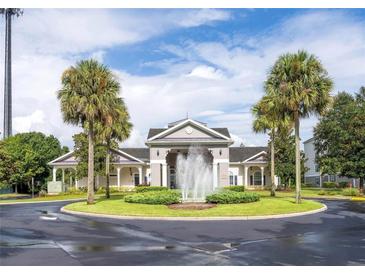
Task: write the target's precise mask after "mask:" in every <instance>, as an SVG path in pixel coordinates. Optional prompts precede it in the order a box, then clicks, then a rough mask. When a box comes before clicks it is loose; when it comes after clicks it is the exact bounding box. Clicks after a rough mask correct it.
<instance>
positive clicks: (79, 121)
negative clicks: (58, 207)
mask: <svg viewBox="0 0 365 274" xmlns="http://www.w3.org/2000/svg"><path fill="white" fill-rule="evenodd" d="M118 92H119V83H118V81H117V79H116V77H115V76H114V74H113V73H112V72H111V70H110V69H109V68H107V67H106V66H104V65H102V64H100V63H98V62H97V61H96V60H92V59H91V60H83V61H80V62H78V63H77V64H76V66H71V67H70V68H68V69H67V70H66V71H65V72H64V73H63V75H62V88H61V89H60V90H59V91H58V99H59V100H60V102H61V111H62V114H63V120H64V121H65V122H66V123H69V124H73V125H78V126H82V127H83V128H84V130H85V132H86V133H87V134H88V175H87V186H88V191H87V203H88V204H93V203H94V143H95V133H96V132H95V125H96V124H100V126H105V125H106V122H105V117H107V116H108V114H109V113H110V112H111V111H112V107H113V105H114V103H115V100H116V98H117V96H118Z"/></svg>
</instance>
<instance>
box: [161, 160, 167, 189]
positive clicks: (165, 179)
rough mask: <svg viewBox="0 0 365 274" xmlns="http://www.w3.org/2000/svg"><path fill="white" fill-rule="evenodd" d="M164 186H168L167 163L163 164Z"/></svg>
mask: <svg viewBox="0 0 365 274" xmlns="http://www.w3.org/2000/svg"><path fill="white" fill-rule="evenodd" d="M162 186H165V187H167V164H166V162H165V163H163V164H162Z"/></svg>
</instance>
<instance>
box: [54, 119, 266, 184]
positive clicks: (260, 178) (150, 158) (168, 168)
mask: <svg viewBox="0 0 365 274" xmlns="http://www.w3.org/2000/svg"><path fill="white" fill-rule="evenodd" d="M232 144H233V140H232V139H231V136H230V134H229V131H228V129H227V128H210V127H208V126H207V124H205V123H202V122H199V121H196V120H192V119H188V118H187V119H183V120H180V121H176V122H173V123H169V124H168V126H167V127H166V128H151V129H150V130H149V133H148V137H147V140H146V147H141V148H119V149H114V150H112V157H111V159H112V163H111V173H110V184H111V186H114V187H134V186H137V185H151V186H165V187H168V188H177V187H178V186H177V185H176V179H175V174H176V157H177V155H178V154H179V153H182V154H184V153H185V154H186V153H187V152H188V150H189V147H191V146H199V147H200V148H202V153H204V155H205V157H206V160H207V161H208V162H209V163H210V164H211V167H212V173H213V186H214V188H220V187H224V186H229V185H244V186H246V187H247V188H264V187H266V186H267V187H269V186H271V178H270V172H269V170H268V163H267V160H266V155H267V147H231V145H232ZM77 163H78V161H77V159H76V158H75V157H74V153H73V152H72V151H71V152H69V153H67V154H65V155H63V156H61V157H59V158H57V159H55V160H53V161H52V162H50V163H49V165H50V166H52V167H53V180H52V182H56V181H57V176H56V175H57V174H58V173H59V171H58V170H62V178H61V182H62V184H67V185H68V186H73V187H76V188H79V187H86V185H87V180H86V178H79V179H76V178H71V179H70V180H69V181H68V182H66V181H65V176H64V173H65V170H67V169H72V170H75V169H76V166H77ZM58 181H59V180H58ZM105 182H106V180H105V176H99V175H98V176H96V178H95V185H96V187H103V186H105Z"/></svg>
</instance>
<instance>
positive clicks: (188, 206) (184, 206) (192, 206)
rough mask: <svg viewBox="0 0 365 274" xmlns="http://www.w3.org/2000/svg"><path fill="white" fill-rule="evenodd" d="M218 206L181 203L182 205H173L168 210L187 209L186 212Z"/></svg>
mask: <svg viewBox="0 0 365 274" xmlns="http://www.w3.org/2000/svg"><path fill="white" fill-rule="evenodd" d="M216 206H217V205H216V204H208V203H181V204H172V205H169V206H168V208H171V209H186V210H203V209H208V208H212V207H216Z"/></svg>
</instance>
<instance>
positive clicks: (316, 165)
mask: <svg viewBox="0 0 365 274" xmlns="http://www.w3.org/2000/svg"><path fill="white" fill-rule="evenodd" d="M314 170H315V172H319V164H315V165H314Z"/></svg>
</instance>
